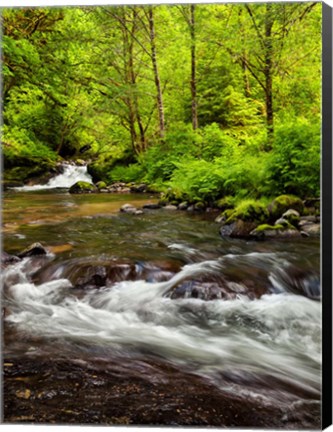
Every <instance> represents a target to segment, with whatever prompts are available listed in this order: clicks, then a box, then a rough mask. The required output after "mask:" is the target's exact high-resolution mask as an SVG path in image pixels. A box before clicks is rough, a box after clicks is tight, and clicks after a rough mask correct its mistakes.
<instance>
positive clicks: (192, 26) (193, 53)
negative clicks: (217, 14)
mask: <svg viewBox="0 0 333 432" xmlns="http://www.w3.org/2000/svg"><path fill="white" fill-rule="evenodd" d="M190 33H191V95H192V127H193V130H196V129H198V102H197V82H196V41H195V5H194V4H192V5H191V6H190Z"/></svg>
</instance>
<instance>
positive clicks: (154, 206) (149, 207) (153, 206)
mask: <svg viewBox="0 0 333 432" xmlns="http://www.w3.org/2000/svg"><path fill="white" fill-rule="evenodd" d="M142 208H143V209H147V210H157V209H160V208H161V206H160V204H151V203H148V204H144V205H143V206H142Z"/></svg>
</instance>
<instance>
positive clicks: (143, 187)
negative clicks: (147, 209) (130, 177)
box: [130, 183, 148, 193]
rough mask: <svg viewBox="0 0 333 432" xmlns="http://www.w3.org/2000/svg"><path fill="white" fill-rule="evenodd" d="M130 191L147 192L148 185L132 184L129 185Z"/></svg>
mask: <svg viewBox="0 0 333 432" xmlns="http://www.w3.org/2000/svg"><path fill="white" fill-rule="evenodd" d="M130 190H131V192H133V193H144V192H147V190H148V186H147V185H146V184H145V183H142V184H139V185H133V186H131V187H130Z"/></svg>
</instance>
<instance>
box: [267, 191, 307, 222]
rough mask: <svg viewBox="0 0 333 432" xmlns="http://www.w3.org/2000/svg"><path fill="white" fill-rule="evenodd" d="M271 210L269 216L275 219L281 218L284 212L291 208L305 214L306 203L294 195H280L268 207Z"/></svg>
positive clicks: (272, 219)
mask: <svg viewBox="0 0 333 432" xmlns="http://www.w3.org/2000/svg"><path fill="white" fill-rule="evenodd" d="M267 209H268V211H269V218H270V220H271V221H274V220H276V219H278V218H280V217H281V216H282V215H283V213H285V212H286V211H287V210H289V209H293V210H296V211H298V213H299V214H303V211H304V204H303V201H302V200H301V199H300V198H298V197H296V196H293V195H280V196H278V197H277V198H275V199H274V200H273V201H272V202H271V203H270V204H269V205H268V207H267Z"/></svg>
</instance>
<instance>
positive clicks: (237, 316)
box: [3, 191, 321, 428]
mask: <svg viewBox="0 0 333 432" xmlns="http://www.w3.org/2000/svg"><path fill="white" fill-rule="evenodd" d="M125 202H129V203H131V204H135V205H140V203H141V204H143V203H146V202H154V198H153V197H149V196H143V195H132V196H130V195H111V194H100V195H85V196H83V195H80V196H71V195H69V194H68V193H66V192H62V193H61V192H59V191H58V192H52V193H50V192H48V193H45V192H38V193H32V192H29V193H22V192H16V193H8V194H7V195H5V200H4V204H5V205H4V212H3V219H4V220H3V222H4V230H5V234H4V239H3V244H4V250H6V251H7V252H9V253H16V252H18V251H20V250H22V249H23V248H24V247H25V246H27V245H29V244H31V243H33V242H35V241H42V242H44V243H45V244H47V245H48V247H49V250H50V251H51V253H50V254H49V255H48V256H46V257H38V258H37V257H36V258H26V259H24V260H23V261H21V262H20V263H18V264H15V265H14V266H11V267H8V268H7V269H6V270H5V272H4V275H3V278H4V295H5V299H4V305H5V307H6V317H5V347H4V353H5V356H6V357H8V358H11V359H13V358H16V359H29V358H35V359H36V358H38V359H43V358H44V359H49V358H54V359H59V358H61V359H66V361H72V360H73V359H76V361H80V362H84V364H85V365H89V367H90V368H93V367H96V364H98V362H100V361H103V362H104V366H103V367H104V368H105V367H106V368H108V367H111V368H113V369H112V370H113V376H115V370H116V376H117V377H122V379H123V380H128V379H129V378H128V377H129V376H130V377H132V378H131V379H132V380H133V379H134V378H136V379H137V378H138V377H140V379H144V380H145V382H148V383H150V385H151V384H152V383H154V385H159V386H162V384H163V385H166V384H165V383H166V382H168V383H169V382H170V380H172V381H173V385H176V386H177V381H178V385H179V386H180V387H182V386H184V380H185V381H186V383H187V385H188V383H189V382H191V383H192V384H191V385H195V386H196V387H195V389H196V390H194V391H198V392H199V390H200V391H203V388H204V386H210V387H209V394H212V395H213V394H214V395H215V396H216V398H217V400H218V401H219V402H218V405H221V406H224V404H225V403H228V404H229V405H228V406H229V407H230V406H232V403H231V401H233V403H236V402H235V401H236V400H237V401H238V402H241V403H242V404H243V405H242V406H243V409H244V410H246V409H248V410H251V412H253V410H257V411H258V412H262V415H263V416H264V415H267V419H268V420H267V421H265V427H274V426H275V427H276V426H277V425H278V426H279V427H280V426H281V427H283V426H284V425H286V426H288V427H297V428H304V427H312V428H313V427H319V421H320V420H319V419H320V388H321V381H320V370H321V304H320V302H319V301H318V298H319V296H320V292H319V263H320V250H319V240H318V239H311V238H310V239H309V238H307V239H299V240H293V241H270V242H254V241H249V242H247V241H244V240H231V239H222V238H220V237H219V235H218V226H217V225H216V224H215V223H214V222H213V221H212V220H211V219H212V217H210V218H209V217H208V216H207V215H190V214H188V213H187V212H170V211H167V210H163V209H161V210H157V211H156V210H154V211H147V212H145V213H144V214H143V215H140V216H133V215H125V214H120V213H119V212H118V210H119V208H120V206H121V205H122V204H124V203H125ZM161 362H162V363H161ZM80 364H82V363H80ZM161 364H164V366H161ZM105 365H108V366H105ZM167 365H168V366H167ZM168 368H173V369H172V372H170V369H168ZM85 370H86V369H85ZM95 373H97V372H96V371H95ZM189 374H190V375H189ZM193 374H194V375H193ZM193 376H194V377H195V378H193ZM133 377H134V378H133ZM186 377H187V378H186ZM185 378H186V379H185ZM197 380H199V381H197ZM87 382H89V381H87ZM156 383H157V384H156ZM205 388H206V387H205ZM198 389H199V390H198ZM165 391H167V392H168V391H169V393H170V394H169V398H171V397H173V396H172V394H171V393H172V392H171V390H170V389H169V390H165V389H164V392H165ZM205 391H206V390H205ZM207 391H208V390H207ZM184 392H185V393H186V391H185V390H184ZM185 393H184V394H185ZM143 394H144V392H143V390H142V394H141V396H142V395H143ZM160 394H162V393H160ZM184 394H183V396H182V397H185V396H184ZM186 394H187V393H186ZM215 396H214V397H215ZM96 397H97V396H96ZM100 397H102V392H101V393H100ZM142 397H143V396H142ZM186 397H189V396H186ZM82 398H84V397H83V396H82ZM138 398H140V396H138ZM207 400H208V399H207ZM209 400H210V399H209ZM226 401H228V402H226ZM82 403H83V402H82ZM187 403H188V404H189V406H191V403H194V402H193V401H189V400H188V401H187ZM207 403H208V404H210V408H211V407H212V406H214V407H215V405H213V402H211V403H210V402H207ZM149 404H150V405H149ZM149 404H148V405H149V406H150V408H148V409H152V405H151V404H152V402H151V401H150V402H149ZM165 404H166V402H165V400H164V399H163V401H160V402H159V410H160V411H159V415H160V412H161V411H163V410H166V409H167V407H166V405H165ZM291 407H294V408H293V409H291ZM295 407H297V408H295ZM214 409H217V408H216V407H215V408H214ZM224 409H226V408H225V406H224ZM295 409H296V411H297V415H295V413H294V414H292V411H293V410H295ZM269 410H274V412H270V411H269ZM130 411H131V409H130V408H128V407H127V405H126V404H124V405H123V406H122V412H123V414H124V415H127V414H128V413H129V412H130ZM234 411H235V412H233V411H232V412H231V413H230V416H231V417H230V418H231V419H230V418H229V420H227V419H226V418H224V419H222V418H221V419H216V418H214V416H213V414H211V415H210V416H208V418H207V419H205V421H204V420H203V419H201V420H200V421H201V423H200V421H199V420H197V421H194V420H193V419H192V420H189V419H188V417H186V416H185V414H184V417H182V418H180V419H179V420H174V421H175V424H208V425H220V426H223V425H224V426H230V425H234V426H235V425H238V426H246V425H247V426H253V427H256V426H259V425H260V420H258V418H256V416H253V420H252V423H251V420H248V418H247V416H248V412H247V411H246V412H245V411H244V413H243V418H239V419H238V420H236V417H235V416H236V411H239V407H238V408H237V409H235V410H234ZM101 412H102V408H101ZM140 412H141V411H140ZM126 413H127V414H126ZM288 413H289V414H288ZM135 415H137V411H136V413H135ZM135 415H134V413H132V414H131V416H130V419H131V421H130V422H136V423H139V424H145V420H143V418H141V417H140V418H138V417H135ZM170 416H171V414H170ZM175 416H177V414H175V411H174V410H173V411H172V416H171V417H172V418H173V419H175V418H176V417H175ZM293 416H294V417H293ZM9 417H10V416H9ZM171 417H170V418H171ZM100 418H101V417H100ZM117 418H118V417H117ZM170 418H168V419H164V420H163V419H161V417H158V419H159V420H158V421H157V420H156V421H155V418H154V419H151V420H150V422H153V423H156V422H159V423H161V424H173V423H172V421H171V420H170ZM63 421H65V420H63ZM108 421H109V422H110V420H108ZM97 422H98V420H97ZM147 422H148V423H149V419H148V420H147ZM111 423H112V421H111Z"/></svg>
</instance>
